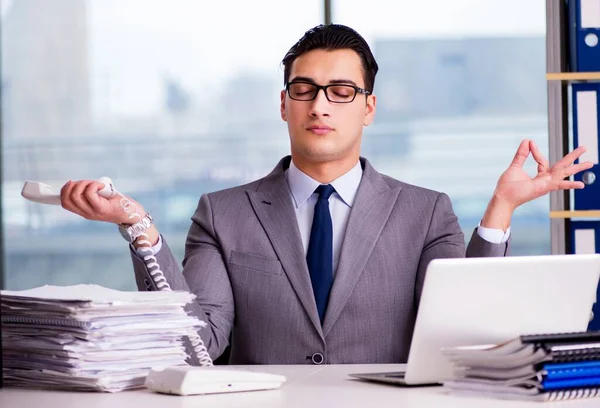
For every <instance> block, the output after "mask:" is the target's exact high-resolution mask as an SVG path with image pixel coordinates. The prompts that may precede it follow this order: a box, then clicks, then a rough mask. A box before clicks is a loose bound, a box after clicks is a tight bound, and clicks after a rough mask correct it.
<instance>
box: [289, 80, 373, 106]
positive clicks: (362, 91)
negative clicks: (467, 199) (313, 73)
mask: <svg viewBox="0 0 600 408" xmlns="http://www.w3.org/2000/svg"><path fill="white" fill-rule="evenodd" d="M293 84H306V85H312V86H314V87H315V88H317V92H315V96H313V97H312V98H311V99H295V98H293V97H292V95H291V94H290V85H293ZM332 86H347V87H349V88H352V89H354V96H353V97H352V100H350V101H346V102H340V101H332V100H331V99H329V91H328V89H329V87H332ZM321 89H322V90H323V93H324V94H325V98H327V100H328V101H329V102H331V103H352V102H354V100H355V99H356V95H358V94H362V95H367V96H369V95H371V92H370V91H367V90H366V89H364V88H361V87H359V86H356V85H352V84H345V83H340V84H329V85H318V84H315V83H314V82H309V81H291V82H288V83H287V84H285V91H286V92H287V94H288V96H289V97H290V99H292V100H294V101H299V102H310V101H314V100H315V99H317V95H318V94H319V91H320V90H321Z"/></svg>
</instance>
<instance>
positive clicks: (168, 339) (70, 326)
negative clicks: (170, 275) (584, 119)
mask: <svg viewBox="0 0 600 408" xmlns="http://www.w3.org/2000/svg"><path fill="white" fill-rule="evenodd" d="M1 295H2V297H1V308H2V309H1V310H2V354H3V358H4V367H3V376H4V384H5V385H6V386H21V387H36V388H53V389H66V390H81V391H106V392H116V391H121V390H125V389H132V388H139V387H142V386H143V385H144V380H145V378H146V376H147V374H148V372H149V370H150V368H153V367H167V366H173V365H184V364H186V359H187V357H188V355H187V353H186V349H185V344H184V337H185V336H186V335H187V334H188V333H189V332H190V331H197V330H198V329H200V327H202V326H203V324H202V323H201V322H200V321H199V320H198V319H197V318H196V317H192V316H188V314H187V313H186V312H185V310H184V306H185V305H186V304H187V303H190V302H191V301H193V299H194V295H192V294H190V293H187V292H166V291H164V292H162V291H161V292H121V291H116V290H112V289H107V288H103V287H101V286H96V285H76V286H68V287H58V286H44V287H40V288H35V289H31V290H26V291H2V292H1Z"/></svg>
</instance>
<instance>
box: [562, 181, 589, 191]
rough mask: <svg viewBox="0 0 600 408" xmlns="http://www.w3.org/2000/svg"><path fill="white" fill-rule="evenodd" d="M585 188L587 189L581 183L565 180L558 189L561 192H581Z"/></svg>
mask: <svg viewBox="0 0 600 408" xmlns="http://www.w3.org/2000/svg"><path fill="white" fill-rule="evenodd" d="M583 187H585V185H584V184H583V183H582V182H581V181H568V180H563V181H561V182H560V183H558V188H559V189H560V190H571V189H576V190H580V189H582V188H583Z"/></svg>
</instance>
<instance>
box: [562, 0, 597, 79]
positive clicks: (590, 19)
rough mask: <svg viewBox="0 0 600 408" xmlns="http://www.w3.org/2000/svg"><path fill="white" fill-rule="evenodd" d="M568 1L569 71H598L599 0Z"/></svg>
mask: <svg viewBox="0 0 600 408" xmlns="http://www.w3.org/2000/svg"><path fill="white" fill-rule="evenodd" d="M568 1H569V26H570V27H569V46H570V50H569V54H570V58H569V59H570V64H571V67H570V69H571V71H574V72H589V71H600V0H568Z"/></svg>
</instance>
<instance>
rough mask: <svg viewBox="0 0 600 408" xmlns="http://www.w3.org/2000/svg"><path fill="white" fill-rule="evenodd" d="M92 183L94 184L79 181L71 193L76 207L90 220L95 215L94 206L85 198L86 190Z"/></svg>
mask: <svg viewBox="0 0 600 408" xmlns="http://www.w3.org/2000/svg"><path fill="white" fill-rule="evenodd" d="M90 183H93V181H92V180H83V181H78V182H77V183H76V185H75V187H74V188H73V191H72V192H71V199H72V200H73V204H75V207H77V208H78V209H79V210H80V211H81V213H82V214H83V215H84V216H85V217H86V218H89V217H91V216H92V215H93V214H94V210H93V208H92V206H91V205H90V203H89V202H88V201H87V198H86V197H85V196H84V192H85V189H86V188H87V186H88V185H89V184H90Z"/></svg>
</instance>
